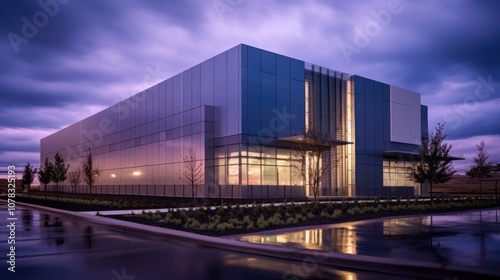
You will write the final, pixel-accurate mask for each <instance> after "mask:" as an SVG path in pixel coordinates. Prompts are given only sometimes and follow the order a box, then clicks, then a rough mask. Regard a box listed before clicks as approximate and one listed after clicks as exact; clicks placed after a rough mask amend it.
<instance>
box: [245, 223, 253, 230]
mask: <svg viewBox="0 0 500 280" xmlns="http://www.w3.org/2000/svg"><path fill="white" fill-rule="evenodd" d="M253 229H254V225H253V222H250V223H249V224H248V226H247V230H253Z"/></svg>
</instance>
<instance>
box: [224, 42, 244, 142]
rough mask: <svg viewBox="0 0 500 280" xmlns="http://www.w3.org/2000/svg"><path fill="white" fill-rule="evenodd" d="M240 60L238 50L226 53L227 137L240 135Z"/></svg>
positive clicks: (234, 49) (233, 49)
mask: <svg viewBox="0 0 500 280" xmlns="http://www.w3.org/2000/svg"><path fill="white" fill-rule="evenodd" d="M240 73H241V67H240V60H239V48H232V49H230V50H229V51H227V135H234V134H238V133H240V131H241V130H240V127H239V124H240V121H241V115H240V107H241V106H240V103H239V100H240V91H241V87H240V80H239V77H240Z"/></svg>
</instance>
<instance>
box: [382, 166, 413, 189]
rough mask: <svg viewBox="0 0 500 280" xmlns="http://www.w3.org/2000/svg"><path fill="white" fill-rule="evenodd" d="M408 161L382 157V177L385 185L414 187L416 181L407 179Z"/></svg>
mask: <svg viewBox="0 0 500 280" xmlns="http://www.w3.org/2000/svg"><path fill="white" fill-rule="evenodd" d="M411 165H412V163H411V162H409V161H401V160H400V161H398V160H393V159H384V164H383V174H384V175H383V178H384V186H385V187H414V186H416V183H415V182H413V181H411V180H410V179H408V167H410V166H411Z"/></svg>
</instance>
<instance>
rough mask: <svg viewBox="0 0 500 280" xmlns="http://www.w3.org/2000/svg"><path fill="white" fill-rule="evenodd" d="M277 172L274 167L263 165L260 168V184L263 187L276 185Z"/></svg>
mask: <svg viewBox="0 0 500 280" xmlns="http://www.w3.org/2000/svg"><path fill="white" fill-rule="evenodd" d="M277 173H278V170H277V168H276V166H269V165H263V166H262V175H263V176H262V184H263V185H277V183H278V176H277Z"/></svg>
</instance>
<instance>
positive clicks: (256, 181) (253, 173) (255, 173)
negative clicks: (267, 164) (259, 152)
mask: <svg viewBox="0 0 500 280" xmlns="http://www.w3.org/2000/svg"><path fill="white" fill-rule="evenodd" d="M248 184H249V185H260V165H248Z"/></svg>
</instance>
